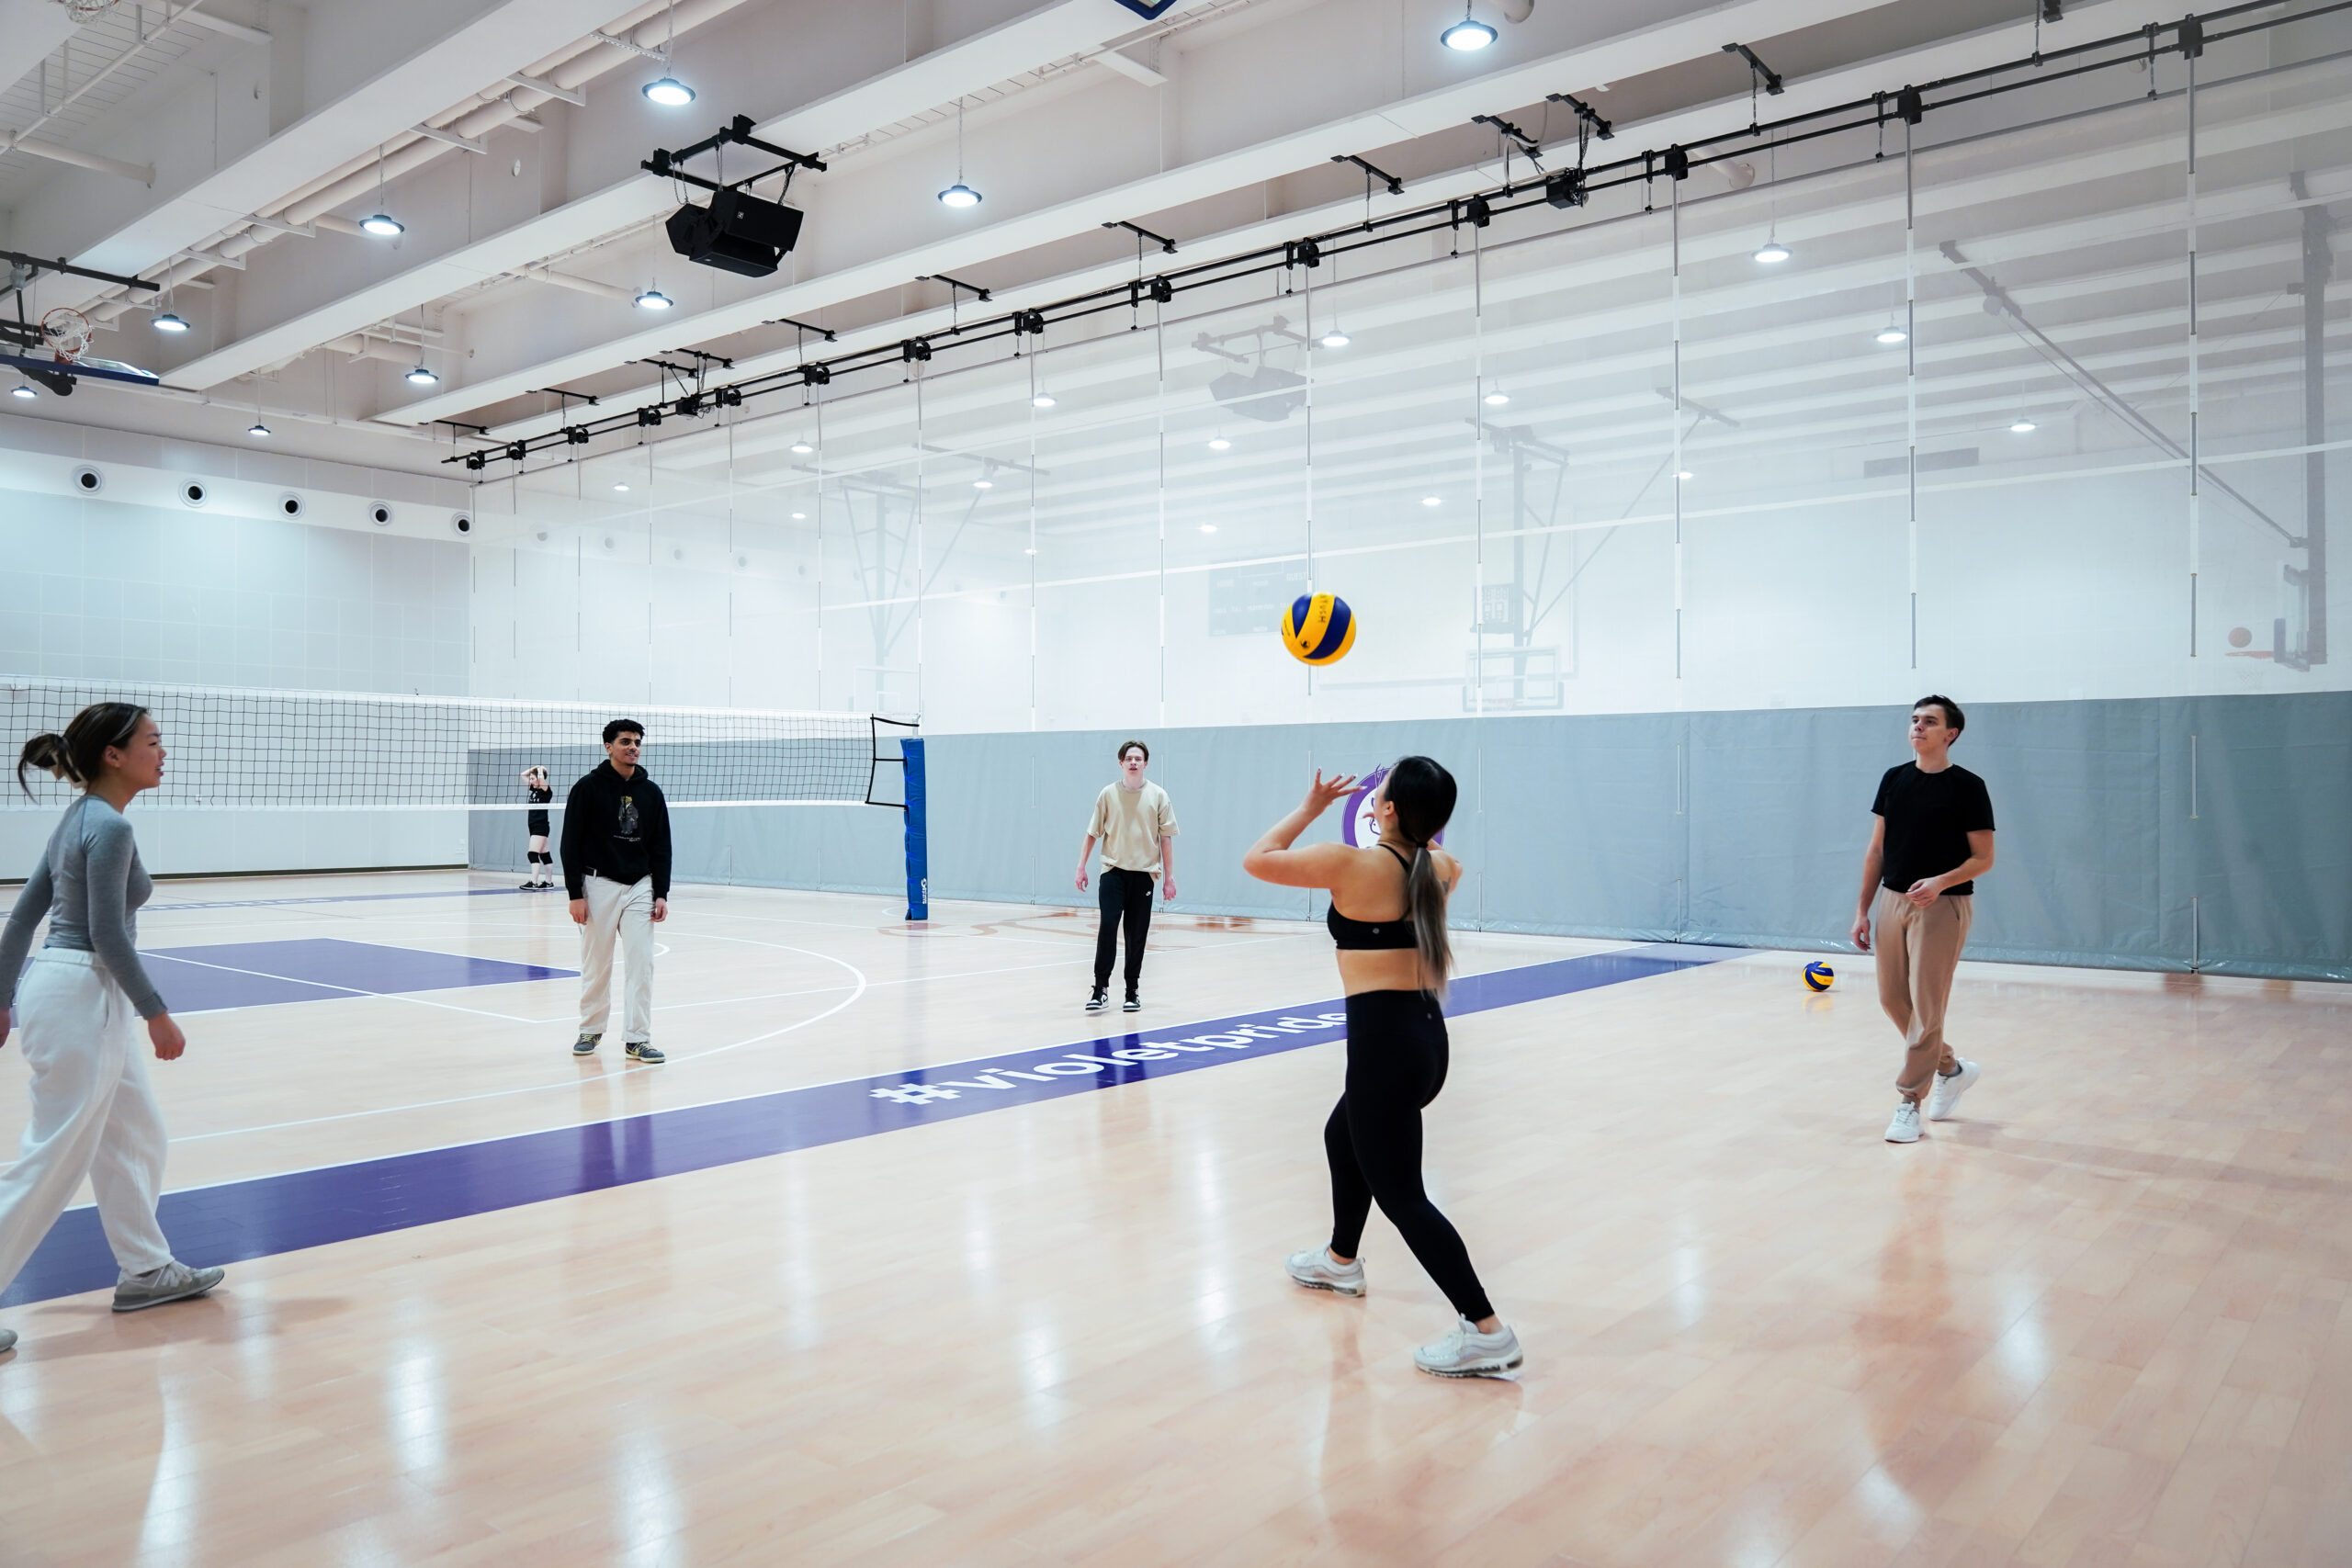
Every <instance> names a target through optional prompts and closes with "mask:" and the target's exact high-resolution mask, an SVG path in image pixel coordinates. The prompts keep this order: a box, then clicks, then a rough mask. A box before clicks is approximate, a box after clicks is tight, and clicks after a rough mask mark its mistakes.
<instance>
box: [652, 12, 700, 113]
mask: <svg viewBox="0 0 2352 1568" xmlns="http://www.w3.org/2000/svg"><path fill="white" fill-rule="evenodd" d="M677 44H678V0H670V36H669V38H668V39H666V40H665V41H664V42H663V43H662V57H661V58H662V74H661V76H660V77H659V78H658V79H656V80H654V81H651V82H648V83H647V84H646V85H644V86H642V87H639V89H638V91H639V92H640V93H643V94H644V95H645V98H646V101H647V102H648V103H654V104H660V105H661V106H662V107H663V108H665V109H682V108H684V107H686V106H687V105H688V104H690V103H693V102H694V101H695V90H694V89H693V88H692V87H689V86H687V85H685V84H684V82H681V81H679V80H678V79H677V78H676V77H675V76H673V75H671V74H670V51H672V50H673V49H675V48H676V47H677Z"/></svg>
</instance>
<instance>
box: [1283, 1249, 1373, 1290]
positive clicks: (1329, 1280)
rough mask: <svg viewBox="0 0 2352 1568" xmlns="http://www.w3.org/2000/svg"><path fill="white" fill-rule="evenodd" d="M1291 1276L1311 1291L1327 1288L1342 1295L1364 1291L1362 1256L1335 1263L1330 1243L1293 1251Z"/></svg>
mask: <svg viewBox="0 0 2352 1568" xmlns="http://www.w3.org/2000/svg"><path fill="white" fill-rule="evenodd" d="M1290 1277H1291V1278H1292V1279H1294V1280H1297V1281H1298V1282H1299V1283H1300V1284H1302V1285H1304V1286H1306V1288H1307V1289H1308V1290H1310V1291H1330V1292H1335V1293H1337V1294H1339V1295H1342V1296H1360V1295H1362V1294H1363V1258H1357V1259H1356V1260H1355V1261H1354V1262H1352V1263H1335V1262H1333V1261H1332V1259H1331V1250H1330V1248H1329V1247H1313V1248H1310V1249H1309V1250H1307V1251H1306V1252H1294V1253H1292V1254H1291V1255H1290Z"/></svg>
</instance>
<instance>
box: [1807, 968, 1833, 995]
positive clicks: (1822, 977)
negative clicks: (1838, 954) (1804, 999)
mask: <svg viewBox="0 0 2352 1568" xmlns="http://www.w3.org/2000/svg"><path fill="white" fill-rule="evenodd" d="M1804 983H1805V988H1806V989H1808V990H1814V991H1826V990H1827V989H1828V988H1829V987H1831V986H1834V985H1836V984H1837V983H1838V971H1837V970H1835V969H1832V968H1831V967H1829V965H1828V964H1817V963H1816V964H1806V965H1805V966H1804Z"/></svg>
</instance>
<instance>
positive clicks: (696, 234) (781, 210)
mask: <svg viewBox="0 0 2352 1568" xmlns="http://www.w3.org/2000/svg"><path fill="white" fill-rule="evenodd" d="M667 227H668V228H669V231H670V248H671V249H672V250H673V251H675V252H677V253H678V254H680V255H682V256H684V257H685V258H686V259H687V260H688V261H690V262H695V263H698V264H700V265H703V266H715V267H718V269H719V270H720V271H722V272H732V273H740V274H741V275H742V276H745V277H765V276H768V275H769V274H770V273H773V272H774V271H775V269H776V264H777V263H778V262H780V261H782V260H783V259H784V254H785V253H786V252H787V251H789V250H791V249H792V247H793V246H794V245H795V244H797V243H799V240H800V209H798V208H797V207H786V206H785V205H784V204H783V203H782V202H778V201H763V200H761V199H760V198H759V197H756V196H752V195H750V194H748V193H747V192H744V191H740V190H722V191H718V192H716V193H715V194H713V195H712V197H711V198H710V205H709V206H708V207H681V208H680V209H678V210H677V211H675V212H673V213H672V214H670V221H669V223H668V225H667Z"/></svg>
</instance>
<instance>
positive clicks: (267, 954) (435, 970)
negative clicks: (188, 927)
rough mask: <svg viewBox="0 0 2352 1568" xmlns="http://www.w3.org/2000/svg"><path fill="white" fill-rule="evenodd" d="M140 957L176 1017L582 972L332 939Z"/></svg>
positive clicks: (192, 949)
mask: <svg viewBox="0 0 2352 1568" xmlns="http://www.w3.org/2000/svg"><path fill="white" fill-rule="evenodd" d="M140 957H141V958H142V959H144V960H145V961H146V964H147V976H148V978H150V979H152V980H153V981H154V982H155V988H156V989H157V990H158V991H161V992H162V993H163V994H164V1001H165V1002H166V1003H168V1004H169V1005H170V1007H171V1010H173V1011H174V1012H175V1013H176V1012H210V1011H213V1010H217V1009H220V1008H251V1007H267V1006H270V1005H271V1004H273V1003H277V1002H311V1001H322V1000H325V999H328V998H334V997H386V996H399V995H401V993H403V992H406V991H454V990H457V989H458V988H460V987H466V986H511V985H514V984H515V983H516V982H517V981H522V980H562V979H568V978H570V977H571V976H574V975H576V974H577V973H578V971H576V970H571V969H550V968H548V967H547V966H546V965H545V964H509V963H507V962H506V961H505V960H503V959H498V958H470V957H468V956H467V955H465V954H464V953H427V952H424V951H423V950H421V949H418V948H413V947H385V946H382V945H380V944H379V943H376V942H345V941H343V940H342V939H341V938H339V937H329V936H321V937H307V938H304V939H302V940H300V941H297V942H221V943H219V944H217V945H215V946H210V947H164V948H157V949H155V950H153V951H152V952H149V951H141V953H140Z"/></svg>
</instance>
